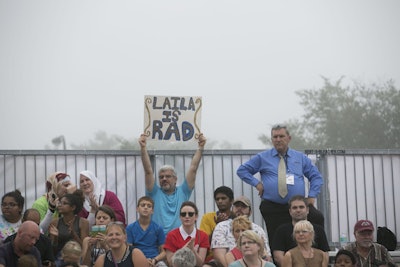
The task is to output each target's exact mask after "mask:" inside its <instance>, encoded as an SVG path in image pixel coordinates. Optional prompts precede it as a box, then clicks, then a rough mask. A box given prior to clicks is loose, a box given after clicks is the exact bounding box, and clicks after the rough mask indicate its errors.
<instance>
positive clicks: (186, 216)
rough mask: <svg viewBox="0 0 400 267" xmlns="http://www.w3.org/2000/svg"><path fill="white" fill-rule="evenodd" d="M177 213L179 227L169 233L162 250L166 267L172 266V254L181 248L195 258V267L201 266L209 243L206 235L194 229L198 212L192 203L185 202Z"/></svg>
mask: <svg viewBox="0 0 400 267" xmlns="http://www.w3.org/2000/svg"><path fill="white" fill-rule="evenodd" d="M179 213H180V219H181V223H182V224H181V226H179V227H178V228H175V229H173V230H172V231H171V232H169V233H168V235H167V238H166V240H165V245H164V249H165V251H166V253H167V262H168V266H172V257H173V255H174V253H175V252H176V251H177V250H178V249H180V248H183V247H187V248H189V249H190V250H192V251H193V253H194V255H195V256H196V266H202V265H203V264H204V260H205V258H206V254H207V250H208V248H209V247H210V243H209V240H208V235H207V234H206V233H205V232H203V231H201V230H199V229H196V221H197V219H198V216H199V210H198V209H197V206H196V204H194V203H193V202H191V201H185V202H183V203H182V205H181V208H180V210H179Z"/></svg>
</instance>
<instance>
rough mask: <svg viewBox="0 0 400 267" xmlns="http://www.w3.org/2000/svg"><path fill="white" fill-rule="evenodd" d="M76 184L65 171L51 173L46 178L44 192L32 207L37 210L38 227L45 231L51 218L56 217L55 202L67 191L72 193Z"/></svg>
mask: <svg viewBox="0 0 400 267" xmlns="http://www.w3.org/2000/svg"><path fill="white" fill-rule="evenodd" d="M75 190H76V186H75V185H74V184H73V183H72V180H71V177H70V176H69V174H67V173H63V172H55V173H52V174H51V175H50V176H49V177H48V178H47V180H46V194H45V195H43V196H41V197H39V198H38V199H36V201H35V202H34V203H33V205H32V208H34V209H36V210H37V211H39V214H40V228H41V229H43V230H45V231H47V229H48V228H49V225H50V223H51V221H52V219H53V218H57V217H58V215H59V214H58V212H57V202H58V200H59V199H60V198H61V197H62V196H64V195H65V194H67V193H73V192H74V191H75Z"/></svg>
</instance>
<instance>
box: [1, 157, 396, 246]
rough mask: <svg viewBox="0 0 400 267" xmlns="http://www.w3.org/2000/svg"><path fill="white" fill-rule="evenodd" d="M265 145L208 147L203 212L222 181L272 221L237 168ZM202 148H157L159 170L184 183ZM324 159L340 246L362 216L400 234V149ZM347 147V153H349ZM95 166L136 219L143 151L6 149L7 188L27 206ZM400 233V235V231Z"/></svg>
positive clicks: (331, 235)
mask: <svg viewBox="0 0 400 267" xmlns="http://www.w3.org/2000/svg"><path fill="white" fill-rule="evenodd" d="M260 151H261V150H205V151H204V153H203V159H202V162H201V163H200V167H199V170H198V173H197V178H196V186H195V190H194V192H193V194H192V196H191V200H192V201H194V202H195V203H196V205H197V206H198V208H199V218H201V216H202V215H203V214H204V213H205V212H209V211H213V210H215V203H214V199H213V191H214V189H215V188H217V187H218V186H221V185H226V186H229V187H231V188H232V189H233V191H234V193H235V196H239V195H246V196H247V197H249V198H250V199H251V200H252V203H253V214H252V219H253V221H254V222H255V223H257V224H259V225H263V226H264V227H265V224H264V222H263V219H262V216H261V214H260V212H259V209H258V206H259V204H260V198H259V197H258V195H257V191H256V190H255V189H254V188H251V187H250V186H249V185H247V184H245V183H243V182H242V181H241V180H240V179H239V178H238V177H237V175H236V169H237V167H238V166H239V165H240V164H241V163H242V162H245V161H247V160H248V159H250V157H251V156H252V155H254V154H256V153H258V152H260ZM193 153H194V151H182V150H174V151H170V150H157V151H156V150H154V151H149V154H150V157H151V160H152V164H153V169H154V170H158V169H159V168H160V167H161V166H162V165H164V164H170V165H173V166H175V168H176V171H177V174H178V184H180V183H181V182H182V180H183V178H184V176H185V173H186V170H187V169H188V167H189V165H190V161H191V159H192V156H193ZM309 153H310V154H312V155H310V157H312V158H314V159H315V160H316V164H317V166H318V168H319V169H320V171H321V173H322V175H323V177H324V179H325V184H324V187H323V189H322V192H321V194H320V195H319V197H318V201H317V203H318V208H319V209H320V210H321V211H322V213H323V214H324V216H325V229H326V232H327V235H328V239H329V241H330V243H331V245H332V246H335V245H337V242H338V241H339V236H340V234H341V233H346V234H347V236H348V237H349V238H350V239H351V240H353V239H354V238H353V235H352V232H353V231H352V228H353V225H354V223H355V222H356V221H357V219H362V218H368V219H370V220H372V221H373V222H374V223H375V225H376V226H383V225H386V226H388V227H389V228H390V229H392V230H393V231H394V232H396V233H397V236H398V238H399V234H400V217H399V216H400V205H397V206H396V205H395V203H399V198H400V195H398V194H396V193H395V189H396V188H397V189H398V188H400V187H399V184H400V151H398V150H396V151H379V150H374V151H367V150H363V151H342V152H340V153H339V154H337V153H333V151H330V150H329V151H328V150H319V151H311V152H309ZM342 153H343V154H342ZM82 170H91V171H93V172H94V173H95V174H96V176H97V177H98V178H99V179H100V180H101V181H102V182H103V183H104V185H105V187H106V188H107V190H111V191H113V192H115V193H116V194H117V195H118V197H119V198H120V200H121V202H122V204H123V206H124V209H125V213H126V216H127V221H128V222H129V223H131V222H133V221H135V220H136V200H137V199H138V198H139V197H141V196H143V195H144V194H145V188H144V171H143V168H142V163H141V158H140V152H139V151H120V150H118V151H74V150H48V151H43V150H38V151H36V150H23V151H14V150H0V184H1V185H3V186H2V188H0V194H1V195H4V194H5V193H6V192H9V191H12V190H14V189H20V191H21V192H22V194H23V195H24V196H25V201H26V203H25V207H26V208H28V207H31V206H32V203H33V202H34V201H35V200H36V199H37V198H38V197H39V196H41V195H42V194H44V192H45V181H46V178H47V177H48V176H49V175H50V174H51V173H53V172H55V171H65V172H67V173H69V174H70V175H71V178H72V179H73V181H74V182H75V183H76V184H78V179H79V172H80V171H82ZM399 239H400V238H399Z"/></svg>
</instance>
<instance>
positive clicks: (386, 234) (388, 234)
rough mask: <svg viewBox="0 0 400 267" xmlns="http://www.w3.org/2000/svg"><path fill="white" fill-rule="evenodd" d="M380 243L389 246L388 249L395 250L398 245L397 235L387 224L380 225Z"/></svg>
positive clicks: (378, 239)
mask: <svg viewBox="0 0 400 267" xmlns="http://www.w3.org/2000/svg"><path fill="white" fill-rule="evenodd" d="M376 234H377V240H376V242H377V243H378V244H381V245H383V246H385V247H386V248H387V250H388V251H394V250H396V247H397V237H396V235H395V234H394V233H393V232H392V231H391V230H390V229H389V228H387V227H386V226H382V227H380V226H378V231H377V233H376Z"/></svg>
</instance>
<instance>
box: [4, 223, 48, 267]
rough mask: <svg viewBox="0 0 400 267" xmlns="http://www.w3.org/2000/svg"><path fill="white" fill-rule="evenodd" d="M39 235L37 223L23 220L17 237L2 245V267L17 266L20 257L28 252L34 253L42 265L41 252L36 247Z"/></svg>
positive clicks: (39, 264) (38, 262)
mask: <svg viewBox="0 0 400 267" xmlns="http://www.w3.org/2000/svg"><path fill="white" fill-rule="evenodd" d="M39 235H40V230H39V226H38V225H37V224H36V223H34V222H32V221H26V222H23V223H22V224H21V226H20V227H19V228H18V231H17V235H16V237H15V239H14V240H13V241H11V242H7V243H5V244H3V245H1V246H0V267H16V266H17V264H18V259H19V258H20V257H22V256H23V255H27V254H31V255H33V256H34V257H35V258H36V262H37V264H38V266H41V261H40V252H39V250H38V249H37V248H36V247H35V243H36V241H37V240H38V239H39Z"/></svg>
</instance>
